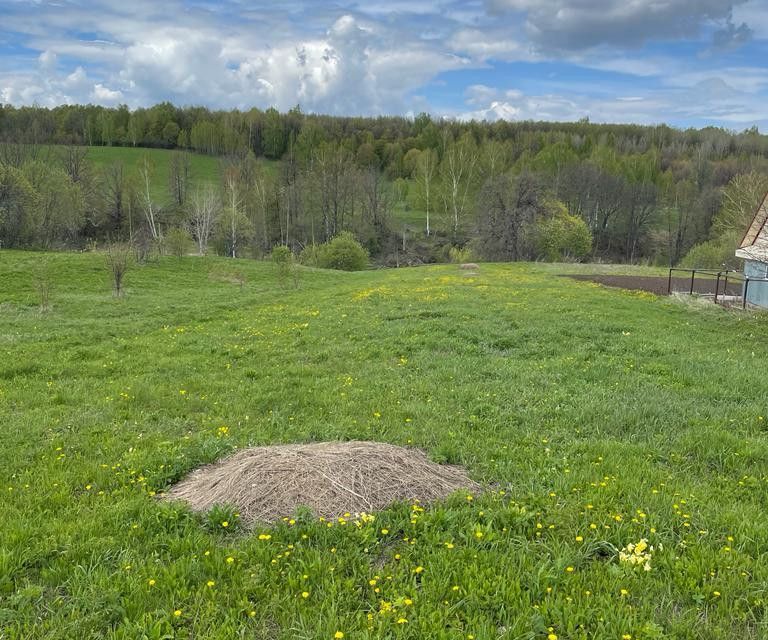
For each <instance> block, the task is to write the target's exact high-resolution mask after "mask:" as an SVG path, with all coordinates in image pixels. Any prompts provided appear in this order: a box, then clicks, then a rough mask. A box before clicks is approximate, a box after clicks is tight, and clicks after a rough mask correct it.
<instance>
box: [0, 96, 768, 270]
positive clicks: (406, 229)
mask: <svg viewBox="0 0 768 640" xmlns="http://www.w3.org/2000/svg"><path fill="white" fill-rule="evenodd" d="M99 145H112V146H131V147H148V148H151V147H160V148H166V149H170V150H172V152H171V153H169V154H166V155H167V162H168V165H169V166H168V171H167V173H168V176H169V180H168V184H167V186H166V189H165V191H166V193H165V194H164V195H163V197H158V196H157V193H156V189H153V184H154V173H155V172H156V170H157V167H154V166H153V165H152V161H151V160H150V158H149V156H147V157H145V158H143V159H142V161H141V162H140V163H139V165H138V166H132V167H127V166H125V165H124V164H123V163H120V162H115V163H112V164H110V165H108V166H99V167H96V166H94V165H93V163H91V162H89V158H88V147H89V146H99ZM194 152H197V153H205V154H209V155H213V156H217V157H218V158H219V170H218V172H217V175H216V176H195V175H192V172H191V169H190V166H191V165H190V160H189V154H190V153H194ZM766 169H768V138H767V137H766V136H762V135H761V134H760V133H759V132H758V131H757V130H756V129H750V130H747V131H744V132H740V133H736V132H731V131H727V130H723V129H719V128H713V127H710V128H705V129H688V130H678V129H674V128H671V127H668V126H665V125H659V126H640V125H598V124H593V123H590V122H589V121H587V120H583V121H580V122H574V123H550V122H504V121H500V122H494V123H485V122H457V121H452V120H437V119H433V118H432V117H430V116H429V115H426V114H421V115H419V116H417V117H416V118H402V117H378V118H352V117H347V118H345V117H331V116H323V115H314V114H304V113H302V112H301V110H300V109H299V108H298V107H297V108H295V109H292V110H290V111H289V112H287V113H282V114H281V113H278V112H277V111H276V110H274V109H267V110H265V111H262V110H258V109H252V110H250V111H246V112H243V111H211V110H208V109H206V108H203V107H184V108H180V107H175V106H174V105H171V104H169V103H162V104H159V105H155V106H154V107H151V108H148V109H136V110H134V111H130V110H129V109H128V108H127V107H124V106H121V107H117V108H106V107H99V106H93V105H85V106H83V105H64V106H60V107H56V108H53V109H46V108H39V107H19V108H16V107H10V106H5V107H2V109H0V241H1V242H2V246H6V247H7V246H17V247H25V246H40V247H75V246H82V245H84V244H86V243H87V242H90V241H94V240H95V241H99V240H102V239H104V238H108V237H109V238H117V237H120V238H130V239H132V240H135V241H139V240H141V241H142V242H145V243H149V244H155V245H159V246H162V245H163V243H164V242H166V241H167V240H168V239H169V238H174V237H175V238H177V239H179V240H180V239H181V238H182V236H183V235H186V237H187V238H189V239H190V240H194V242H195V245H196V249H197V251H199V252H201V253H203V252H205V251H208V250H215V251H217V252H219V253H222V254H226V255H231V256H240V255H243V256H244V255H262V254H265V253H268V252H269V251H270V250H271V248H272V247H273V246H275V245H277V244H282V245H287V246H289V247H291V248H292V249H294V250H295V251H296V252H300V251H301V250H302V249H304V248H305V247H307V246H312V245H314V244H315V243H322V242H325V241H327V240H329V239H330V238H332V237H334V236H336V235H338V234H340V233H342V232H344V231H350V232H352V233H353V234H355V236H356V237H357V238H358V239H359V240H360V241H361V242H362V243H363V244H364V245H365V246H366V248H367V249H368V251H369V252H370V254H371V255H372V256H373V257H374V258H375V259H377V260H379V261H381V262H383V263H402V262H420V261H434V260H441V259H445V258H447V257H448V254H449V252H450V249H451V248H456V247H458V248H469V249H471V251H472V252H473V253H474V254H476V255H477V257H478V258H479V259H494V260H518V259H569V258H570V259H584V258H589V259H603V260H612V261H626V262H638V261H648V262H653V263H658V264H677V263H679V262H680V261H681V260H683V258H684V256H685V255H686V254H688V253H689V252H690V251H691V249H692V248H694V247H697V248H698V247H700V246H702V245H705V246H708V247H711V246H713V243H717V242H718V241H719V242H720V243H721V244H722V245H723V246H722V247H721V250H720V253H719V254H718V255H717V256H714V257H713V255H709V254H707V258H706V259H707V260H708V261H712V260H720V259H721V257H720V256H721V254H722V255H726V254H727V253H728V251H730V247H729V243H730V242H731V240H730V239H731V238H733V237H735V235H737V234H738V232H739V231H742V229H740V228H739V227H740V226H743V225H744V224H745V220H746V218H747V217H748V215H749V214H750V213H751V209H753V208H754V207H756V206H757V202H755V203H753V204H752V205H751V206H750V205H749V203H750V202H751V200H750V199H749V198H750V197H751V195H748V196H746V197H741V198H739V201H740V202H741V205H740V206H741V209H740V213H739V214H738V215H735V216H734V215H732V212H731V214H729V215H726V214H725V213H724V209H727V208H728V207H730V208H731V209H733V201H734V197H733V194H734V193H738V192H740V191H743V190H744V185H745V184H747V183H749V184H753V183H755V181H757V182H758V183H759V181H760V179H761V176H763V175H765V174H766ZM749 176H751V178H749ZM750 181H751V182H750ZM739 185H741V186H739ZM729 194H730V195H729ZM724 220H728V221H729V222H728V223H727V224H728V225H730V226H729V227H728V228H727V229H724V228H723V221H724ZM726 236H727V238H729V239H728V240H725V241H724V240H722V239H723V238H725V237H726ZM718 246H719V245H718ZM699 254H701V255H702V256H704V253H702V251H701V250H699ZM694 255H696V254H694Z"/></svg>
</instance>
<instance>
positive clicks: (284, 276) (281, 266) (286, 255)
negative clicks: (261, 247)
mask: <svg viewBox="0 0 768 640" xmlns="http://www.w3.org/2000/svg"><path fill="white" fill-rule="evenodd" d="M270 259H271V260H272V264H273V265H274V266H275V274H276V275H277V281H278V282H279V283H280V285H281V286H286V285H287V284H289V283H290V284H292V285H293V286H294V287H298V285H299V274H300V271H299V267H298V264H297V260H296V256H294V255H293V251H291V249H290V247H287V246H285V245H284V244H281V245H278V246H276V247H274V248H273V249H272V255H271V256H270Z"/></svg>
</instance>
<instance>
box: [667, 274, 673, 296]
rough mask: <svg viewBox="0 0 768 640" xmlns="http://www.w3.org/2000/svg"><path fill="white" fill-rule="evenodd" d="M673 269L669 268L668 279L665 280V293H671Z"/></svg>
mask: <svg viewBox="0 0 768 640" xmlns="http://www.w3.org/2000/svg"><path fill="white" fill-rule="evenodd" d="M673 271H674V269H670V270H669V279H668V280H667V295H668V296H670V295H672V272H673Z"/></svg>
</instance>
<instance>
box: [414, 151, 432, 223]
mask: <svg viewBox="0 0 768 640" xmlns="http://www.w3.org/2000/svg"><path fill="white" fill-rule="evenodd" d="M436 172H437V153H435V151H434V150H433V149H424V151H422V152H421V153H420V154H419V158H418V160H417V161H416V183H417V184H418V185H419V189H420V190H421V193H422V195H423V198H424V211H425V212H426V214H427V229H426V231H427V235H429V234H430V226H429V211H430V203H431V198H430V196H431V192H432V184H433V182H434V179H435V173H436Z"/></svg>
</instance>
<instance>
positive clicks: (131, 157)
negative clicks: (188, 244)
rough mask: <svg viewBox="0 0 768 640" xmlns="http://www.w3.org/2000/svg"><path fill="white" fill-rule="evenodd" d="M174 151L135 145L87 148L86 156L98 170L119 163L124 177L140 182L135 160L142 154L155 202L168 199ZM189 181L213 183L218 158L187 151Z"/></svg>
mask: <svg viewBox="0 0 768 640" xmlns="http://www.w3.org/2000/svg"><path fill="white" fill-rule="evenodd" d="M174 153H181V152H179V151H170V150H168V149H144V148H139V147H95V146H94V147H88V155H87V159H88V161H89V162H90V163H91V165H92V166H93V167H94V168H95V169H96V170H97V171H98V170H101V169H103V168H105V167H107V166H109V165H111V164H117V163H122V165H123V167H125V170H126V172H127V175H128V177H130V178H131V179H133V180H134V182H135V183H136V184H140V177H139V170H138V167H139V163H140V162H141V161H142V160H143V159H144V158H145V157H146V158H149V161H150V162H151V163H152V168H153V171H152V175H151V178H152V180H151V183H150V192H151V194H152V197H153V198H154V199H155V200H157V201H158V202H165V201H167V200H168V199H169V196H168V184H169V168H170V165H171V158H172V156H173V154H174ZM187 155H188V157H189V172H190V181H191V182H192V184H198V185H199V184H212V185H214V186H216V185H217V180H218V176H219V174H220V168H219V158H216V157H214V156H208V155H205V154H202V153H192V152H188V154H187Z"/></svg>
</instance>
